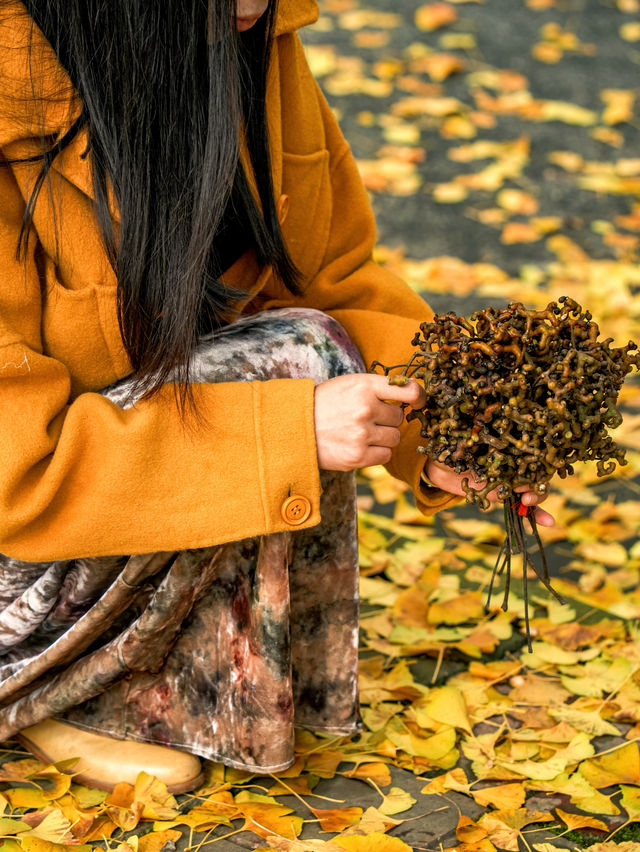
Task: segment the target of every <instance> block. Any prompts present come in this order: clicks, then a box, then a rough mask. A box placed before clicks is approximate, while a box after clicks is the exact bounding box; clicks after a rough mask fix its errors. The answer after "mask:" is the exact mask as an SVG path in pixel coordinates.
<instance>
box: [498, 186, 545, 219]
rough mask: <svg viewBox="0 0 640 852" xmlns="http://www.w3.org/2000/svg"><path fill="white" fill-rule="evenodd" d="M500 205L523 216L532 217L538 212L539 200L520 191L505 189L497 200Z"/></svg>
mask: <svg viewBox="0 0 640 852" xmlns="http://www.w3.org/2000/svg"><path fill="white" fill-rule="evenodd" d="M496 201H497V202H498V205H499V206H500V207H503V208H504V209H505V210H508V211H509V213H517V214H519V215H521V216H532V215H533V214H534V213H537V212H538V206H539V205H538V199H537V198H534V197H533V195H531V194H530V193H528V192H523V191H522V190H520V189H503V190H501V191H500V192H499V193H498V195H497V198H496Z"/></svg>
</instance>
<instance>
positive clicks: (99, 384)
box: [42, 262, 131, 399]
mask: <svg viewBox="0 0 640 852" xmlns="http://www.w3.org/2000/svg"><path fill="white" fill-rule="evenodd" d="M46 271H47V273H48V274H47V275H46V281H47V286H46V293H45V297H44V300H43V309H42V343H43V353H44V354H45V355H48V356H49V357H51V358H55V359H56V360H58V361H60V362H61V363H63V364H64V365H65V366H66V367H67V369H68V370H69V374H70V377H71V398H72V399H73V398H75V397H76V396H78V394H80V393H85V392H87V391H97V390H101V389H102V388H104V387H106V386H107V385H109V384H111V383H112V382H114V381H115V380H116V379H119V378H122V376H124V375H127V374H128V373H130V372H131V365H130V364H129V361H128V359H127V356H126V353H125V351H124V347H123V345H122V339H121V337H120V331H119V328H118V318H117V314H116V293H115V287H104V286H99V285H92V286H89V287H83V288H82V289H81V290H68V289H67V288H66V287H64V286H62V285H61V284H60V282H59V281H58V280H57V276H56V274H55V267H54V264H53V263H52V262H49V263H47V270H46Z"/></svg>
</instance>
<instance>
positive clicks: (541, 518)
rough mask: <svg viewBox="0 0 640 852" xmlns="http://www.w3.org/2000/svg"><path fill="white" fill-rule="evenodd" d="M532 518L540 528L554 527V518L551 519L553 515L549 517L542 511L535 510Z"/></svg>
mask: <svg viewBox="0 0 640 852" xmlns="http://www.w3.org/2000/svg"><path fill="white" fill-rule="evenodd" d="M534 517H535V519H536V523H537V524H540V526H541V527H553V526H555V523H556V521H555V518H554V517H553V515H550V514H549V513H548V512H545V510H544V509H536V511H535V514H534Z"/></svg>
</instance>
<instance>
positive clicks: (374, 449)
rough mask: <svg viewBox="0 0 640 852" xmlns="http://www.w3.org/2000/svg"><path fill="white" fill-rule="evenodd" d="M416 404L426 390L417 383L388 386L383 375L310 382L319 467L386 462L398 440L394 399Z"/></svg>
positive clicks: (347, 467)
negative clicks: (314, 385) (316, 383)
mask: <svg viewBox="0 0 640 852" xmlns="http://www.w3.org/2000/svg"><path fill="white" fill-rule="evenodd" d="M402 402H405V403H407V404H408V405H410V406H411V407H412V408H422V407H423V406H424V404H425V402H426V394H425V392H424V388H422V387H421V386H420V385H419V384H418V383H417V382H415V381H413V380H410V381H409V382H408V383H407V384H406V385H402V386H398V385H390V384H389V379H388V378H387V377H386V376H380V375H376V374H372V373H354V374H350V375H348V376H337V377H336V378H335V379H328V380H327V381H326V382H321V383H320V384H319V385H317V386H316V391H315V428H316V446H317V450H318V465H319V467H321V468H322V469H323V470H355V469H356V468H358V467H368V466H369V465H374V464H386V463H387V462H388V461H389V459H390V458H391V450H392V449H393V448H394V447H397V446H398V444H399V443H400V429H399V428H398V427H399V426H400V424H401V423H402V421H403V419H404V412H403V411H402V408H401V407H400V405H399V403H402Z"/></svg>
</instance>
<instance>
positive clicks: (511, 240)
mask: <svg viewBox="0 0 640 852" xmlns="http://www.w3.org/2000/svg"><path fill="white" fill-rule="evenodd" d="M541 237H542V234H541V233H540V232H539V231H538V230H536V229H535V228H534V227H533V225H530V224H529V223H528V222H508V223H507V224H506V225H505V226H504V228H503V229H502V235H501V237H500V242H502V243H504V244H505V245H507V246H511V245H515V244H516V243H535V242H536V241H537V240H539V239H540V238H541Z"/></svg>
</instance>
